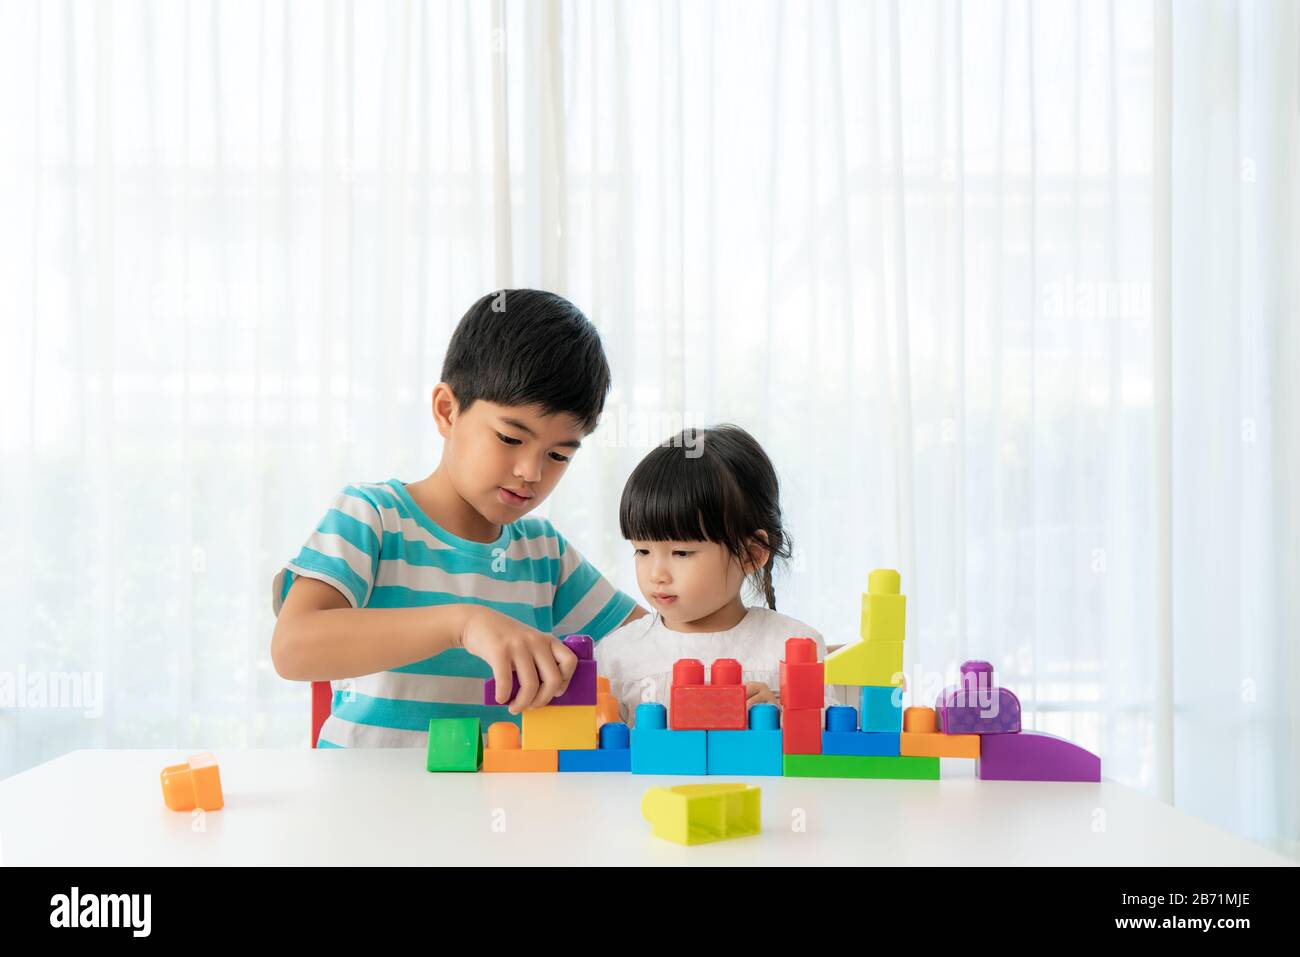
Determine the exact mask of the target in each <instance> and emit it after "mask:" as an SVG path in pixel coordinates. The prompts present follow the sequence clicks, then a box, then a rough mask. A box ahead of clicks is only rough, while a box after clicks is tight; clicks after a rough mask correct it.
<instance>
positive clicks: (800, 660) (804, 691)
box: [781, 638, 826, 710]
mask: <svg viewBox="0 0 1300 957" xmlns="http://www.w3.org/2000/svg"><path fill="white" fill-rule="evenodd" d="M825 668H826V666H825V665H824V664H823V663H822V662H820V661H818V660H817V642H815V641H813V640H812V639H811V638H787V639H786V642H785V658H784V659H783V660H782V662H781V707H783V708H794V709H796V710H803V709H806V708H820V707H821V706H822V704H823V703H824V702H825V700H826V698H825V695H826V680H825Z"/></svg>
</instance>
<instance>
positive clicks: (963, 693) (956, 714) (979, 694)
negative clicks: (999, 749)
mask: <svg viewBox="0 0 1300 957" xmlns="http://www.w3.org/2000/svg"><path fill="white" fill-rule="evenodd" d="M934 714H935V721H936V726H937V727H938V729H939V730H940V731H941V732H943V733H944V734H1015V733H1017V732H1019V731H1020V699H1019V698H1017V697H1016V696H1015V694H1014V693H1013V692H1012V691H1011V690H1010V689H1009V688H999V687H997V685H996V684H995V682H994V678H993V666H992V665H991V664H989V663H988V662H987V661H967V662H965V663H964V664H963V665H962V666H961V684H959V685H954V686H952V687H949V688H945V689H943V694H941V695H939V697H938V699H936V701H935V703H934Z"/></svg>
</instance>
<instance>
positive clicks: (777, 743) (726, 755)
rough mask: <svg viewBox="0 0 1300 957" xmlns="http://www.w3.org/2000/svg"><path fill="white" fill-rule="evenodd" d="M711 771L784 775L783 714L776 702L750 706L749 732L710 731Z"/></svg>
mask: <svg viewBox="0 0 1300 957" xmlns="http://www.w3.org/2000/svg"><path fill="white" fill-rule="evenodd" d="M707 734H708V772H709V774H754V775H769V776H776V777H779V776H780V775H781V714H780V711H779V710H778V709H777V707H776V705H774V704H756V705H754V707H752V708H750V709H749V729H748V730H747V731H709V732H707Z"/></svg>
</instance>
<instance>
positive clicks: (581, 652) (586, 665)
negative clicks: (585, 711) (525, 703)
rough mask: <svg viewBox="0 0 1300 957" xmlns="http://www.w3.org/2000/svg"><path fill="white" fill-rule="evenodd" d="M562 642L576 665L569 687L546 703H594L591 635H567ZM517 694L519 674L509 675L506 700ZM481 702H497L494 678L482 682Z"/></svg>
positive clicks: (561, 704) (594, 687)
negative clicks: (575, 660)
mask: <svg viewBox="0 0 1300 957" xmlns="http://www.w3.org/2000/svg"><path fill="white" fill-rule="evenodd" d="M564 644H565V645H566V646H567V647H568V649H569V650H570V651H572V652H573V653H574V654H575V655H576V656H577V658H578V666H577V667H576V668H575V669H574V670H573V675H572V676H571V677H570V678H569V687H567V688H565V689H564V693H563V694H561V695H557V696H556V697H554V698H552V699H551V700H550V702H549V703H548V707H549V706H550V705H557V706H560V707H564V706H567V705H576V704H595V703H596V662H595V661H593V660H592V657H591V637H590V636H588V635H569V636H568V637H567V638H565V639H564ZM518 694H519V676H518V675H511V688H510V697H509V698H507V699H506V701H507V702H509V701H514V700H515V698H516V696H518ZM483 703H484V704H492V705H494V704H497V703H498V702H497V682H496V679H495V678H489V679H488V680H487V681H485V682H483Z"/></svg>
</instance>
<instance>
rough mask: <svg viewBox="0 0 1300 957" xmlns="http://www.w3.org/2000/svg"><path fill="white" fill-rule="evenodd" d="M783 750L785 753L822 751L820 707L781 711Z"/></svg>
mask: <svg viewBox="0 0 1300 957" xmlns="http://www.w3.org/2000/svg"><path fill="white" fill-rule="evenodd" d="M781 751H782V752H783V753H785V754H821V753H822V712H821V709H820V708H802V709H796V710H791V709H789V708H786V709H784V710H783V711H782V712H781Z"/></svg>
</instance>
